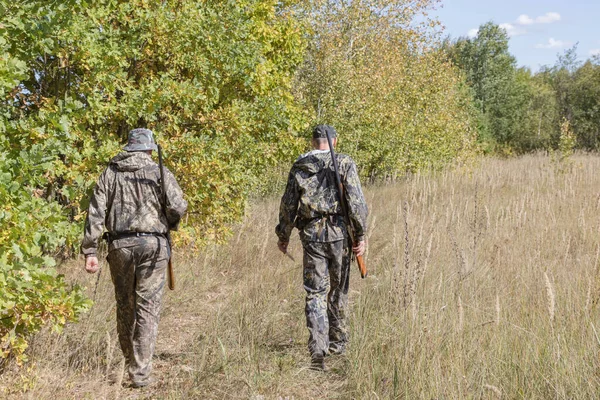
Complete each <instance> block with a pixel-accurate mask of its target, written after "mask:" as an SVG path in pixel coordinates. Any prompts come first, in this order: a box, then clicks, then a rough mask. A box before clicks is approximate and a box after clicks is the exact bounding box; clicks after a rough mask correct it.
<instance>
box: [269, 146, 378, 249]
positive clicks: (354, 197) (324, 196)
mask: <svg viewBox="0 0 600 400" xmlns="http://www.w3.org/2000/svg"><path fill="white" fill-rule="evenodd" d="M336 157H337V161H338V167H339V172H340V177H341V179H342V184H343V185H344V194H345V197H346V203H347V204H348V213H349V214H350V220H351V223H352V225H353V227H354V236H355V240H358V241H360V240H364V235H365V232H366V230H367V223H366V221H367V213H368V210H367V204H366V202H365V198H364V195H363V192H362V189H361V186H360V180H359V178H358V172H357V170H356V164H355V163H354V161H353V160H352V159H351V158H350V157H349V156H347V155H344V154H336ZM338 199H339V196H338V191H337V186H336V183H335V171H334V169H333V163H332V162H331V153H330V152H329V150H313V151H311V152H309V153H306V154H303V155H301V156H300V157H299V158H298V159H297V160H296V162H295V163H294V165H293V166H292V169H291V171H290V174H289V178H288V182H287V187H286V189H285V193H284V195H283V197H282V198H281V206H280V208H279V225H277V227H276V228H275V233H276V234H277V236H278V237H279V239H280V240H282V241H284V242H287V241H289V238H290V234H291V233H292V229H293V228H294V227H296V228H298V230H299V231H300V239H301V240H302V241H310V242H335V241H338V240H342V239H344V237H345V236H346V235H347V232H346V225H345V223H344V218H343V217H342V208H341V206H340V204H339V200H338Z"/></svg>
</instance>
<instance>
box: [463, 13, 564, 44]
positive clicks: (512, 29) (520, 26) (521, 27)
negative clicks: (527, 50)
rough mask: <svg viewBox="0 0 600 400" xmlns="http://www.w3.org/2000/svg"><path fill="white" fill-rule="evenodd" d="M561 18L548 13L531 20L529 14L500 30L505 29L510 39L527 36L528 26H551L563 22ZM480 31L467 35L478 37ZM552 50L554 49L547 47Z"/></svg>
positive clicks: (475, 30)
mask: <svg viewBox="0 0 600 400" xmlns="http://www.w3.org/2000/svg"><path fill="white" fill-rule="evenodd" d="M561 18H562V17H561V16H560V14H559V13H557V12H547V13H546V14H544V15H540V16H538V17H535V18H531V17H530V16H529V15H527V14H521V15H519V17H518V18H517V20H516V21H515V22H506V23H504V24H500V28H502V29H504V30H505V31H506V33H507V34H508V36H509V37H513V36H519V35H525V34H526V33H527V29H525V27H526V26H531V25H536V24H551V23H553V22H557V21H560V20H561ZM478 32H479V31H478V30H477V29H475V28H474V29H471V30H470V31H469V33H468V34H467V35H468V36H469V37H470V38H474V37H475V36H477V33H478ZM552 40H553V39H552ZM550 45H551V43H548V44H546V45H539V46H550ZM547 48H552V47H547Z"/></svg>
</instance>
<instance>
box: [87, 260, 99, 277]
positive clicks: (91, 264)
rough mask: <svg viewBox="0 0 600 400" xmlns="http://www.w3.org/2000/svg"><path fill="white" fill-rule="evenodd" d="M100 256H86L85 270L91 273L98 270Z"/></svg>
mask: <svg viewBox="0 0 600 400" xmlns="http://www.w3.org/2000/svg"><path fill="white" fill-rule="evenodd" d="M98 269H99V266H98V257H96V256H95V255H88V256H86V257H85V270H86V271H87V272H88V273H90V274H95V273H96V272H98Z"/></svg>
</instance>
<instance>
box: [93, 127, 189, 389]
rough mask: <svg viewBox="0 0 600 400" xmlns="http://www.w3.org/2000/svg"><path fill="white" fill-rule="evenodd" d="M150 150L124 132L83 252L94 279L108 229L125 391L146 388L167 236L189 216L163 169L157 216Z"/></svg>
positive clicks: (148, 135)
mask: <svg viewBox="0 0 600 400" xmlns="http://www.w3.org/2000/svg"><path fill="white" fill-rule="evenodd" d="M156 149H157V147H156V144H155V142H154V139H153V135H152V131H150V130H148V129H134V130H132V131H131V132H129V140H128V144H127V146H126V147H125V148H124V150H125V152H122V153H120V154H118V155H117V156H116V157H114V158H113V159H112V160H111V161H110V163H109V165H108V167H107V168H106V169H105V170H104V172H103V173H102V175H100V178H99V179H98V182H97V184H96V187H95V189H94V193H93V196H92V198H91V201H90V207H89V210H88V216H87V219H86V223H85V234H84V238H83V242H82V244H81V252H82V253H83V254H84V255H85V269H86V271H87V272H89V273H95V272H97V271H98V268H99V267H98V258H97V248H98V240H99V239H100V237H101V236H102V231H103V229H104V227H106V230H107V231H108V232H107V235H108V242H109V247H108V256H107V257H106V259H107V261H108V264H109V266H110V273H111V277H112V281H113V284H114V286H115V298H116V300H117V331H118V334H119V343H120V345H121V350H122V351H123V355H124V356H125V359H126V361H127V365H128V371H129V377H130V379H131V386H132V387H136V388H139V387H143V386H146V385H148V384H149V383H151V379H150V372H151V370H152V356H153V354H154V344H155V342H156V334H157V331H158V321H159V313H160V306H161V301H162V294H163V291H164V286H165V280H166V279H165V271H166V269H167V265H168V261H169V258H170V255H171V249H170V248H169V244H168V242H167V238H166V234H167V232H168V231H169V230H174V229H177V226H178V224H179V221H180V219H181V217H182V216H183V214H184V213H185V211H186V209H187V202H186V201H185V200H184V199H183V192H182V191H181V188H180V187H179V185H178V184H177V181H176V180H175V177H174V176H173V174H172V173H171V172H170V171H168V170H167V169H166V168H165V169H164V179H165V186H164V187H165V190H166V196H165V197H166V204H165V205H164V208H163V204H162V200H161V199H163V198H164V197H163V196H162V189H161V182H160V176H161V174H160V169H159V167H158V165H157V164H156V163H155V162H154V161H153V160H152V157H151V154H152V150H156ZM163 210H166V211H163ZM165 213H166V215H165Z"/></svg>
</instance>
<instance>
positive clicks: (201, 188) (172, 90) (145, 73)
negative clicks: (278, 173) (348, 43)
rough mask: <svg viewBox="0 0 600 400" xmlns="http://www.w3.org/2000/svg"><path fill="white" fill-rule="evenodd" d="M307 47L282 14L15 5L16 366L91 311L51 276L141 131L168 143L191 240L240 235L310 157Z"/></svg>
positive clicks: (5, 284) (6, 17)
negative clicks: (249, 214)
mask: <svg viewBox="0 0 600 400" xmlns="http://www.w3.org/2000/svg"><path fill="white" fill-rule="evenodd" d="M304 48H305V43H304V41H303V37H302V35H301V31H300V25H299V24H298V22H297V20H296V19H295V17H294V15H293V14H290V13H288V12H284V11H283V10H282V5H281V4H280V3H279V2H278V1H275V0H245V1H204V2H197V1H192V0H183V1H182V0H178V1H161V2H152V1H148V0H130V1H112V0H98V1H94V2H85V1H81V0H67V1H62V2H47V1H36V0H32V1H29V0H28V1H25V0H12V1H7V0H0V54H3V55H2V58H1V60H2V61H0V94H2V95H3V96H2V98H1V99H0V129H1V131H0V133H1V135H0V160H2V165H0V194H2V196H3V197H2V200H3V201H2V203H3V204H2V207H3V209H2V210H1V211H0V223H1V225H2V227H3V230H2V234H0V254H1V255H2V256H1V257H0V285H2V286H1V288H0V320H1V322H0V324H1V325H0V338H1V343H0V344H1V350H2V353H1V354H0V355H1V356H2V357H10V356H11V354H12V355H16V356H17V357H22V354H23V350H24V348H25V346H26V338H27V336H28V335H29V334H31V333H34V332H35V331H36V330H38V329H40V327H41V326H42V325H43V324H44V323H45V322H49V321H53V320H55V321H57V324H56V325H55V326H61V325H62V324H64V323H65V322H66V321H67V320H73V319H75V318H76V316H77V314H78V313H79V312H80V311H81V310H82V309H83V308H84V307H85V306H86V304H88V303H86V302H85V301H83V300H82V299H81V297H80V292H79V291H77V290H75V291H70V290H69V289H68V286H66V285H65V283H64V282H63V281H62V280H61V278H60V277H58V278H56V277H53V272H52V271H53V270H52V268H51V267H52V266H53V265H54V263H55V259H58V258H61V256H66V255H69V254H72V253H71V252H72V250H73V249H74V248H75V246H76V245H77V243H78V241H79V238H80V235H81V232H82V227H81V223H82V221H83V219H84V218H83V216H84V212H85V210H86V208H87V198H88V196H89V191H90V190H91V188H92V187H93V185H94V183H95V179H96V177H97V175H98V172H99V170H100V169H102V168H103V167H104V166H105V165H106V163H107V161H108V160H109V159H110V157H111V156H113V155H114V154H115V153H117V152H118V151H119V149H120V148H121V147H122V145H123V143H124V141H125V139H126V135H127V132H128V131H129V130H130V129H131V128H133V127H137V126H146V127H148V128H151V129H153V130H154V131H155V132H156V133H157V134H158V138H159V140H160V141H161V142H162V144H163V146H164V148H165V153H166V156H167V158H166V162H167V165H168V166H169V167H170V168H171V169H172V170H173V171H174V172H175V174H176V175H177V176H178V180H179V182H180V183H181V184H182V187H183V188H184V191H185V193H186V197H187V200H188V202H189V204H190V213H189V217H188V220H187V227H188V229H187V233H188V235H189V236H188V237H187V238H188V239H190V240H191V239H192V238H193V239H195V238H196V237H197V241H206V240H219V239H222V238H224V237H225V235H226V233H227V231H228V229H229V225H230V223H231V222H233V221H235V220H237V218H239V217H240V215H242V214H243V211H244V207H245V201H246V198H247V195H248V193H249V192H250V191H251V189H252V187H253V185H254V184H255V183H256V182H257V181H258V180H259V178H260V176H261V174H262V173H263V171H264V169H265V168H266V167H267V166H270V165H273V164H276V163H277V162H279V161H280V160H281V159H283V158H287V157H289V156H290V155H291V154H295V153H297V151H298V150H299V148H300V146H299V144H300V141H299V140H298V139H297V136H296V135H297V133H296V132H298V131H299V130H301V129H302V128H303V127H304V124H303V119H302V114H301V112H299V110H298V109H297V107H296V104H295V102H294V99H293V96H292V94H291V82H292V78H293V74H294V71H295V70H296V67H297V65H298V64H299V63H300V62H301V61H302V57H303V54H304ZM258 155H259V156H258ZM27 214H29V217H25V216H24V215H27ZM192 233H196V234H197V236H195V235H194V236H192ZM184 239H185V237H184ZM25 282H29V283H27V284H25ZM52 301H55V303H56V305H57V306H56V308H51V307H49V306H48V302H50V303H52ZM52 304H53V303H52ZM46 311H47V312H46ZM32 316H36V317H39V318H38V319H35V318H33V317H32ZM28 321H29V322H31V323H29V322H28Z"/></svg>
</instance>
